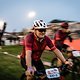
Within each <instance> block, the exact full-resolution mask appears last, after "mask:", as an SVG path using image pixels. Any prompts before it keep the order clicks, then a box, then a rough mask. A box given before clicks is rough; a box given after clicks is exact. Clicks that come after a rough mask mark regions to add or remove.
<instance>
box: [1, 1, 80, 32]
mask: <svg viewBox="0 0 80 80" xmlns="http://www.w3.org/2000/svg"><path fill="white" fill-rule="evenodd" d="M29 12H34V14H33V16H31V15H30V14H29ZM28 14H29V15H28ZM38 19H42V20H44V21H45V22H46V23H47V24H48V23H49V22H50V21H51V20H53V19H60V20H71V21H78V22H80V0H0V21H4V22H6V23H7V27H6V31H10V32H11V31H21V30H22V29H24V28H27V29H30V28H31V27H32V25H33V22H34V20H38Z"/></svg>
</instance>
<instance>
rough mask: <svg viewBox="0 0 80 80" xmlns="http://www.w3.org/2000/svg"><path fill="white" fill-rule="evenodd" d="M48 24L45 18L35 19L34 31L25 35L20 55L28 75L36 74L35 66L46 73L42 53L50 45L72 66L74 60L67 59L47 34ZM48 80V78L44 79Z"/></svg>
mask: <svg viewBox="0 0 80 80" xmlns="http://www.w3.org/2000/svg"><path fill="white" fill-rule="evenodd" d="M47 29H48V27H47V25H46V24H45V22H44V21H43V20H36V21H34V25H33V30H34V31H33V32H31V33H29V34H28V35H26V36H25V37H24V43H23V44H24V46H23V47H24V48H23V51H22V53H21V55H20V56H18V58H21V65H22V67H23V68H25V70H26V75H34V71H35V69H34V67H35V68H36V70H37V71H41V70H43V73H44V74H46V73H45V67H44V65H43V63H42V61H41V59H40V58H41V55H42V53H43V51H44V50H45V47H46V46H48V47H49V48H50V49H51V50H52V51H53V53H55V55H56V56H57V57H58V58H59V59H60V60H61V61H62V62H63V63H64V64H69V65H70V66H72V62H69V61H67V60H66V59H65V58H64V56H63V55H62V53H61V52H60V51H59V50H58V49H57V48H56V47H55V46H54V44H53V43H52V41H51V39H50V38H49V37H48V36H46V35H45V34H46V30H47ZM44 80H46V78H45V79H44Z"/></svg>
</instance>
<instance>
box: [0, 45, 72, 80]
mask: <svg viewBox="0 0 80 80" xmlns="http://www.w3.org/2000/svg"><path fill="white" fill-rule="evenodd" d="M21 50H22V47H21V46H3V48H2V49H1V50H0V80H20V77H21V75H22V73H23V72H24V69H23V68H22V67H21V65H20V60H19V59H17V58H15V57H12V56H9V55H5V54H3V53H2V52H8V53H10V54H13V55H18V54H20V52H21ZM53 56H54V55H53V54H52V52H51V51H47V50H45V51H44V53H43V54H42V57H41V59H42V60H45V61H51V59H52V58H53ZM66 80H71V79H70V78H69V76H68V77H67V78H66Z"/></svg>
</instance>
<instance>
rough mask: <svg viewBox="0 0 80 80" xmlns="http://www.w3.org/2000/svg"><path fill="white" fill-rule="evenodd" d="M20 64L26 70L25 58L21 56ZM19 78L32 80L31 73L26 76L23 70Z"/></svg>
mask: <svg viewBox="0 0 80 80" xmlns="http://www.w3.org/2000/svg"><path fill="white" fill-rule="evenodd" d="M21 65H22V67H23V68H24V69H25V71H26V70H27V66H26V61H25V58H21ZM20 79H21V80H33V76H32V75H28V76H27V72H26V73H25V72H24V73H23V74H22V76H21V78H20Z"/></svg>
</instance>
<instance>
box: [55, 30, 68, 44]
mask: <svg viewBox="0 0 80 80" xmlns="http://www.w3.org/2000/svg"><path fill="white" fill-rule="evenodd" d="M68 35H69V32H63V31H62V30H58V31H57V32H56V33H55V35H54V44H55V45H56V41H58V40H59V41H60V44H62V45H63V44H64V40H65V39H66V38H68Z"/></svg>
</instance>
